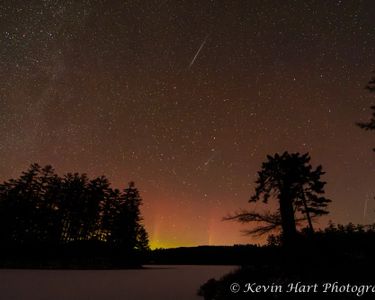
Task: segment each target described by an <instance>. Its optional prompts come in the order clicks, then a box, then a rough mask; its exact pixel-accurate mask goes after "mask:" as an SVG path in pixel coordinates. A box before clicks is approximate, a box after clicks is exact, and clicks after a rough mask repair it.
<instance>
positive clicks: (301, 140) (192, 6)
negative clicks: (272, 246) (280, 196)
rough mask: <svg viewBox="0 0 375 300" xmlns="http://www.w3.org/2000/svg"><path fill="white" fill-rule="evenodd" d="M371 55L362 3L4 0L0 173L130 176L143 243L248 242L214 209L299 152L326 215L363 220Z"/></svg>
mask: <svg viewBox="0 0 375 300" xmlns="http://www.w3.org/2000/svg"><path fill="white" fill-rule="evenodd" d="M374 62H375V3H374V1H371V0H369V1H247V0H236V1H229V0H228V1H218V0H211V1H208V0H195V1H194V0H159V1H154V0H147V1H125V0H122V1H117V0H113V1H105V0H101V1H91V0H82V1H69V0H66V1H58V0H55V1H49V0H44V1H15V0H12V1H9V0H3V1H1V3H0V137H1V141H0V180H1V181H3V180H7V179H9V178H11V177H18V176H19V175H20V173H21V172H22V171H23V170H25V169H26V168H27V167H28V165H29V164H30V163H33V162H38V163H40V164H42V165H44V164H52V165H53V166H54V167H55V169H56V171H57V173H59V174H63V173H65V172H68V171H77V172H85V173H87V174H88V175H89V176H90V177H94V176H99V175H102V174H104V175H106V176H107V177H108V178H109V179H110V181H111V182H112V186H113V187H118V188H124V187H125V186H126V185H127V182H129V181H130V180H134V181H135V183H136V185H137V186H138V188H139V190H140V192H141V195H142V197H143V200H144V205H143V207H142V213H143V216H144V219H145V225H146V228H147V230H148V232H149V235H150V240H151V246H152V247H175V246H192V245H224V244H228V245H231V244H238V243H253V242H254V243H256V242H261V239H259V238H253V237H249V236H243V234H242V233H241V232H240V230H241V229H246V227H244V226H241V225H240V224H236V223H232V222H223V221H222V218H223V217H224V216H226V215H227V214H228V213H231V212H234V211H235V210H237V209H239V208H254V206H251V205H250V204H249V203H248V202H247V200H248V199H249V197H250V195H251V194H252V192H253V190H254V181H255V179H256V172H257V171H258V170H259V169H260V166H261V163H262V161H264V160H265V157H266V155H267V154H274V153H276V152H283V151H285V150H288V151H289V152H296V151H299V152H309V153H310V154H311V156H312V163H313V165H315V166H316V165H318V164H322V165H323V168H324V170H325V171H326V175H325V176H324V180H326V181H327V186H326V196H327V197H329V198H330V199H332V200H333V202H332V204H331V205H330V211H331V214H330V215H329V216H328V217H325V218H323V219H322V220H321V221H320V224H325V223H326V222H327V221H328V220H329V219H331V220H333V221H334V222H339V223H347V222H349V221H352V222H355V223H371V222H374V219H375V212H374V210H375V200H373V198H374V196H375V185H374V182H375V154H374V152H372V150H371V149H372V148H373V147H374V145H375V138H374V137H375V136H374V133H373V132H366V131H364V130H361V129H359V128H358V127H356V125H355V122H357V121H366V120H369V119H370V114H371V113H370V109H369V107H370V105H371V104H374V102H375V94H370V93H369V92H368V91H366V90H365V89H364V87H365V85H366V83H367V82H368V81H369V80H370V78H371V76H372V73H371V72H372V71H373V70H374V69H375V65H374ZM252 205H254V204H252ZM255 205H258V207H260V205H259V204H255ZM271 207H272V206H271ZM255 208H256V206H255ZM262 209H263V208H262Z"/></svg>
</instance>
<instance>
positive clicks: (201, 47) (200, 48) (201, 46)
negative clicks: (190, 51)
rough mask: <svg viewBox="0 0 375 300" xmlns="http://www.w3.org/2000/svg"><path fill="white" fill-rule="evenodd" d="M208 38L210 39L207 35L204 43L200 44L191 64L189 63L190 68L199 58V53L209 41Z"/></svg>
mask: <svg viewBox="0 0 375 300" xmlns="http://www.w3.org/2000/svg"><path fill="white" fill-rule="evenodd" d="M207 39H208V35H207V36H206V38H205V39H204V40H203V42H202V44H201V45H200V47H199V49H198V51H197V52H196V53H195V55H194V57H193V59H192V60H191V62H190V64H189V68H188V69H190V68H191V67H192V65H193V64H194V62H195V60H196V59H197V57H198V55H199V52H201V50H202V49H203V47H204V45H205V44H206V42H207Z"/></svg>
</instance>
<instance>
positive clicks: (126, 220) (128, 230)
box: [111, 182, 148, 251]
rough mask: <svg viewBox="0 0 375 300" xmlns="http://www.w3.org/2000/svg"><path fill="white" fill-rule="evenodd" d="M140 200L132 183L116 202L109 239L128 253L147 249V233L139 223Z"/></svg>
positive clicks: (140, 219)
mask: <svg viewBox="0 0 375 300" xmlns="http://www.w3.org/2000/svg"><path fill="white" fill-rule="evenodd" d="M141 205H142V199H141V197H140V195H139V192H138V189H137V188H136V187H135V185H134V182H130V183H129V186H128V187H127V188H126V189H125V190H124V192H123V194H122V196H121V198H120V199H119V201H117V205H115V206H116V211H115V214H114V220H113V229H112V232H111V239H112V241H113V243H114V244H115V245H117V246H119V247H121V248H124V249H126V250H128V251H132V250H135V249H142V250H144V249H146V248H148V237H147V233H146V231H145V229H144V227H143V225H142V223H141V221H142V217H141V212H140V206H141Z"/></svg>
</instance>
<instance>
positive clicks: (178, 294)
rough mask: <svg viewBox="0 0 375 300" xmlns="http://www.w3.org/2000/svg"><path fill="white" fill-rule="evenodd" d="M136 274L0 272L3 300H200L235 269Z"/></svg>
mask: <svg viewBox="0 0 375 300" xmlns="http://www.w3.org/2000/svg"><path fill="white" fill-rule="evenodd" d="M145 268H146V269H138V270H82V271H81V270H0V299H6V300H19V299H20V300H23V299H25V300H26V299H27V300H34V299H35V300H52V299H53V300H86V299H87V300H99V299H100V300H102V299H103V300H104V299H105V300H117V299H118V300H120V299H121V300H147V299H150V300H151V299H152V300H169V299H170V300H195V299H196V300H198V299H199V300H203V298H202V297H199V296H197V294H196V292H197V290H198V288H199V287H200V286H201V285H202V284H203V283H205V282H206V281H207V280H208V279H210V278H213V277H214V278H216V279H218V278H220V277H221V276H223V275H225V274H227V273H229V272H231V271H233V270H235V269H236V268H237V267H236V266H195V265H162V266H156V265H152V266H151V265H150V266H145Z"/></svg>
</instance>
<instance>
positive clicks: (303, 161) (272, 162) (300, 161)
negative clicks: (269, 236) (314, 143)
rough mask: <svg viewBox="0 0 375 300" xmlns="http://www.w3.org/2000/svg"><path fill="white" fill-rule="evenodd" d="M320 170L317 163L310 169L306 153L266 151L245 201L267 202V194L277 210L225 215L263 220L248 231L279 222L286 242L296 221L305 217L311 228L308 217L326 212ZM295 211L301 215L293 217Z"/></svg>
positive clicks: (264, 229)
mask: <svg viewBox="0 0 375 300" xmlns="http://www.w3.org/2000/svg"><path fill="white" fill-rule="evenodd" d="M323 174H324V172H323V171H322V167H321V166H318V167H317V168H316V169H315V170H313V169H312V166H311V165H310V156H309V155H308V153H306V154H303V155H301V154H299V153H292V154H289V153H288V152H284V153H283V154H282V155H279V154H275V155H274V156H270V155H268V156H267V161H266V162H264V163H263V164H262V169H261V171H259V172H258V179H257V180H256V188H255V194H254V195H253V196H252V197H251V198H250V200H249V202H256V201H258V200H262V201H263V202H264V203H268V200H269V199H270V198H275V199H277V200H278V204H279V209H278V211H277V212H276V213H273V214H271V213H265V214H262V213H257V212H249V211H242V212H240V213H237V214H235V215H234V216H229V217H227V218H226V219H227V220H237V221H240V222H244V223H245V222H261V223H265V224H266V225H265V226H260V227H257V228H255V229H253V230H250V231H249V233H266V232H268V231H270V230H273V229H275V228H277V227H278V226H281V227H282V236H283V241H284V243H290V242H292V241H294V240H295V237H296V233H297V230H296V222H299V221H301V220H303V219H305V220H307V221H308V224H309V227H310V230H311V231H312V230H313V227H312V221H311V220H312V218H314V217H317V216H321V215H324V214H327V213H328V211H327V210H326V207H327V204H328V203H329V202H330V200H329V199H326V198H324V197H322V196H320V195H321V194H323V193H324V189H323V188H324V185H325V182H323V181H321V180H320V177H321V176H322V175H323ZM296 212H299V213H300V214H301V215H302V217H301V218H298V217H296V215H295V214H296Z"/></svg>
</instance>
